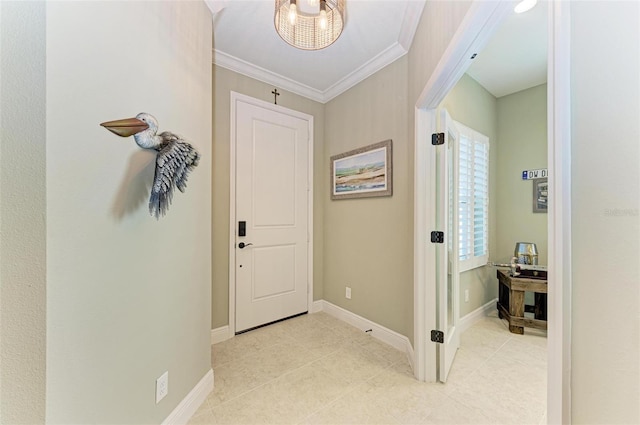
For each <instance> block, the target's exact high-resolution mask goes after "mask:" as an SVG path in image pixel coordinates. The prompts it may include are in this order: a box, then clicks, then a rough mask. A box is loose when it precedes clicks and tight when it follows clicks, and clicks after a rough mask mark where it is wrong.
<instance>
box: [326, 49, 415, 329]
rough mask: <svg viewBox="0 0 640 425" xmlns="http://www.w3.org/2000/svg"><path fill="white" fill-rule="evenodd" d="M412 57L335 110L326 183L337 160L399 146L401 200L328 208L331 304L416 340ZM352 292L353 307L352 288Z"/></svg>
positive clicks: (331, 108) (330, 111) (329, 113)
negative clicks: (388, 144) (387, 144)
mask: <svg viewBox="0 0 640 425" xmlns="http://www.w3.org/2000/svg"><path fill="white" fill-rule="evenodd" d="M407 63H408V61H407V57H406V56H405V57H404V58H401V59H399V60H398V61H396V62H394V63H392V64H391V65H388V66H387V67H385V68H384V69H382V70H381V71H379V72H377V73H376V74H374V75H373V76H371V77H369V78H367V79H366V80H364V81H363V82H361V83H360V84H358V85H356V86H355V87H353V88H352V89H350V90H348V91H347V92H345V93H343V94H342V95H340V96H338V97H337V98H335V99H333V100H332V101H330V102H328V103H327V104H326V105H325V106H326V110H325V118H326V119H325V124H324V127H325V152H324V165H323V167H322V169H323V171H324V170H326V171H325V172H324V173H323V175H322V177H321V178H322V179H323V180H327V181H328V179H329V175H328V170H329V168H330V157H331V156H332V155H337V154H340V153H343V152H346V151H349V150H352V149H355V148H359V147H363V146H367V145H370V144H372V143H377V142H381V141H383V140H387V139H392V140H393V196H391V197H379V198H364V199H362V198H361V199H346V200H335V201H332V200H330V188H329V187H328V186H327V190H325V191H324V192H323V202H324V265H325V268H324V270H325V276H324V278H325V280H324V299H325V300H327V301H329V302H331V303H333V304H335V305H338V306H340V307H343V308H345V309H347V310H349V311H351V312H354V313H356V314H358V315H361V316H363V317H366V318H367V319H369V320H372V321H374V322H376V323H379V324H381V325H383V326H386V327H388V328H389V329H392V330H394V331H396V332H399V333H401V334H403V335H406V336H409V337H412V336H413V309H412V308H411V307H412V306H413V233H412V228H413V192H412V190H411V188H412V182H413V174H412V169H413V168H412V166H411V163H412V161H413V158H412V157H411V156H410V155H409V152H410V146H411V144H412V143H413V141H412V139H410V138H409V134H408V131H407V130H408V128H407V114H408V111H407V104H408V101H407V79H406V76H407ZM347 286H349V287H351V290H352V292H351V294H352V295H351V299H350V300H347V299H346V298H345V287H347Z"/></svg>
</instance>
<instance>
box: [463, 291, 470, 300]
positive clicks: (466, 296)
mask: <svg viewBox="0 0 640 425" xmlns="http://www.w3.org/2000/svg"><path fill="white" fill-rule="evenodd" d="M464 302H466V303H468V302H469V290H468V289H465V290H464Z"/></svg>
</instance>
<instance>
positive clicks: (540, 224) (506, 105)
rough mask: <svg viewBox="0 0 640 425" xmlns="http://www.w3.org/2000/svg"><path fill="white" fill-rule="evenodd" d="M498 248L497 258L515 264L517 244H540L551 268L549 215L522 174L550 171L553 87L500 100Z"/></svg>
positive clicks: (542, 260)
mask: <svg viewBox="0 0 640 425" xmlns="http://www.w3.org/2000/svg"><path fill="white" fill-rule="evenodd" d="M498 140H499V141H500V149H499V150H498V158H497V160H498V180H497V182H498V186H497V198H494V199H495V202H494V203H495V204H496V205H498V206H499V208H498V209H497V211H496V213H497V220H498V235H497V236H498V239H497V247H496V250H494V251H493V252H494V253H495V254H494V255H493V256H492V258H493V259H494V260H495V261H496V262H499V263H505V262H509V259H510V258H511V257H512V256H513V250H514V248H515V244H516V242H534V243H535V244H536V246H537V247H538V264H542V265H546V264H547V214H546V213H534V212H533V205H532V203H533V201H532V198H533V182H531V181H527V180H522V171H524V170H531V169H539V168H547V85H546V84H542V85H540V86H537V87H532V88H530V89H527V90H523V91H520V92H518V93H514V94H511V95H509V96H503V97H501V98H499V99H498Z"/></svg>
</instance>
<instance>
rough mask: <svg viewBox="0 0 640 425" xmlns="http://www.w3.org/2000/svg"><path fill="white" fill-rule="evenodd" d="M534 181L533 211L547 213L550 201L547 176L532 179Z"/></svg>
mask: <svg viewBox="0 0 640 425" xmlns="http://www.w3.org/2000/svg"><path fill="white" fill-rule="evenodd" d="M532 182H533V212H534V213H546V212H547V209H548V201H549V185H548V182H547V178H546V177H544V178H540V179H532Z"/></svg>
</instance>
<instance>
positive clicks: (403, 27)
mask: <svg viewBox="0 0 640 425" xmlns="http://www.w3.org/2000/svg"><path fill="white" fill-rule="evenodd" d="M206 1H207V4H208V5H209V7H210V8H211V9H212V11H213V12H214V13H215V15H214V24H213V25H214V59H213V61H214V63H215V64H216V65H218V66H222V67H224V68H228V69H231V70H233V71H235V72H238V73H240V74H244V75H247V76H249V77H252V78H255V79H257V80H260V81H263V82H266V83H268V84H272V85H273V86H274V87H277V88H280V89H284V90H288V91H290V92H293V93H296V94H299V95H301V96H304V97H307V98H309V99H312V100H315V101H318V102H321V103H325V102H328V101H329V100H331V99H333V98H334V97H336V96H338V95H339V94H341V93H343V92H344V91H346V90H348V89H349V88H351V87H353V86H354V85H356V84H357V83H359V82H360V81H362V80H364V79H365V78H367V77H368V76H370V75H372V74H374V73H375V72H377V71H379V70H380V69H382V68H384V67H385V66H387V65H389V64H390V63H392V62H394V61H395V60H397V59H399V58H400V57H402V56H403V55H405V54H406V53H407V52H408V51H409V48H410V47H411V43H412V41H413V36H414V34H415V31H416V28H417V25H418V22H419V19H420V16H421V15H422V10H423V8H424V4H425V2H424V1H423V0H347V1H346V13H345V15H346V17H345V21H346V24H345V28H344V30H343V33H342V35H341V36H340V38H339V39H338V40H337V41H336V42H335V43H334V44H332V45H331V46H329V47H327V48H325V49H323V50H318V51H304V50H299V49H296V48H293V47H291V46H289V45H288V44H287V43H286V42H285V41H284V40H282V39H281V38H280V36H279V35H278V34H277V33H276V31H275V27H274V23H273V19H274V1H273V0H233V1H230V0H206ZM543 9H545V10H546V4H544V5H542V7H541V5H540V4H539V5H538V6H536V7H535V8H534V9H533V10H532V11H530V12H528V13H525V14H522V15H515V14H514V16H513V17H510V18H509V19H508V20H507V22H505V24H504V25H503V27H502V28H501V29H500V30H499V31H498V34H496V36H495V37H494V38H493V39H492V41H491V43H490V44H489V46H487V48H486V49H485V50H484V51H483V52H481V53H480V54H479V55H478V58H477V59H476V62H474V65H473V67H472V69H470V71H469V74H470V75H471V76H472V77H473V78H474V79H475V80H476V81H478V82H479V83H480V84H482V85H483V86H485V88H487V90H489V91H490V92H491V93H492V94H494V96H496V97H500V96H503V95H505V94H509V93H513V92H515V91H519V90H523V89H525V88H528V87H533V86H535V85H538V84H541V83H543V82H544V81H546V14H545V13H544V10H543ZM216 12H217V13H216ZM540 17H543V18H544V22H545V23H544V24H543V25H540ZM541 57H542V59H543V61H542V62H541ZM497 65H500V67H504V70H503V71H500V72H497V71H496V66H497ZM507 71H508V73H509V75H512V77H505V76H504V75H503V74H504V72H507ZM543 77H544V78H543ZM541 78H543V79H542V80H541Z"/></svg>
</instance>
